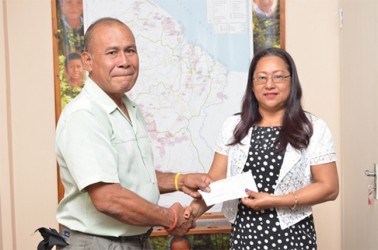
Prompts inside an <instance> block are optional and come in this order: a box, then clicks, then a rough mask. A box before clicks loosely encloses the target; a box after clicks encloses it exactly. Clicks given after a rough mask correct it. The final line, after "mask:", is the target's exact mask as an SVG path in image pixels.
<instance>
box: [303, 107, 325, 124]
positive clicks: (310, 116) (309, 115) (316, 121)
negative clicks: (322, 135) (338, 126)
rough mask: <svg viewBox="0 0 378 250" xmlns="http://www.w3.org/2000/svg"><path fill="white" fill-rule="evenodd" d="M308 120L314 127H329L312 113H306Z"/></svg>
mask: <svg viewBox="0 0 378 250" xmlns="http://www.w3.org/2000/svg"><path fill="white" fill-rule="evenodd" d="M305 114H306V116H307V119H309V121H310V122H311V123H312V125H313V126H322V127H323V126H327V125H326V123H325V121H324V120H323V119H321V118H320V117H318V116H316V115H314V114H312V113H310V112H307V111H306V112H305Z"/></svg>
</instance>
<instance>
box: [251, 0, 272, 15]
mask: <svg viewBox="0 0 378 250" xmlns="http://www.w3.org/2000/svg"><path fill="white" fill-rule="evenodd" d="M255 3H256V5H257V6H258V7H259V8H260V9H261V10H262V11H264V12H265V13H269V12H270V10H271V8H272V5H273V0H255Z"/></svg>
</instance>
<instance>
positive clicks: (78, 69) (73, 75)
mask: <svg viewBox="0 0 378 250" xmlns="http://www.w3.org/2000/svg"><path fill="white" fill-rule="evenodd" d="M66 73H67V76H68V79H69V80H70V81H71V80H72V81H75V82H81V81H82V80H83V77H84V67H83V63H82V62H81V60H80V59H72V60H70V61H69V62H68V64H67V68H66Z"/></svg>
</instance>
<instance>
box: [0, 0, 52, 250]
mask: <svg viewBox="0 0 378 250" xmlns="http://www.w3.org/2000/svg"><path fill="white" fill-rule="evenodd" d="M0 13H1V18H0V26H1V29H2V31H4V32H1V34H2V37H0V48H1V52H4V53H1V55H2V56H1V66H0V70H1V78H0V79H1V83H0V90H1V91H0V93H1V94H0V95H1V96H0V101H1V103H0V110H1V116H0V126H1V127H0V128H1V130H0V133H1V134H0V135H1V140H0V149H1V151H0V159H1V165H0V178H1V180H0V183H1V190H0V191H1V198H0V199H1V200H0V201H1V223H0V224H1V234H0V235H1V242H0V243H1V245H0V248H1V249H4V250H13V249H36V246H37V243H38V242H39V241H41V239H42V238H41V236H40V235H39V233H38V234H33V232H34V230H35V229H37V228H38V227H40V226H47V227H55V228H56V227H57V223H56V221H55V208H56V205H57V190H56V187H57V184H56V178H57V177H56V163H55V155H54V130H55V114H54V112H55V111H54V110H55V108H54V84H53V77H54V75H53V60H52V55H53V54H52V21H51V20H52V17H51V4H50V0H4V1H2V3H1V12H0Z"/></svg>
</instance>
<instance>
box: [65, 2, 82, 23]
mask: <svg viewBox="0 0 378 250" xmlns="http://www.w3.org/2000/svg"><path fill="white" fill-rule="evenodd" d="M61 8H62V12H63V15H64V16H66V17H67V18H68V19H79V18H80V17H81V15H82V14H83V0H63V2H62V6H61Z"/></svg>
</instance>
